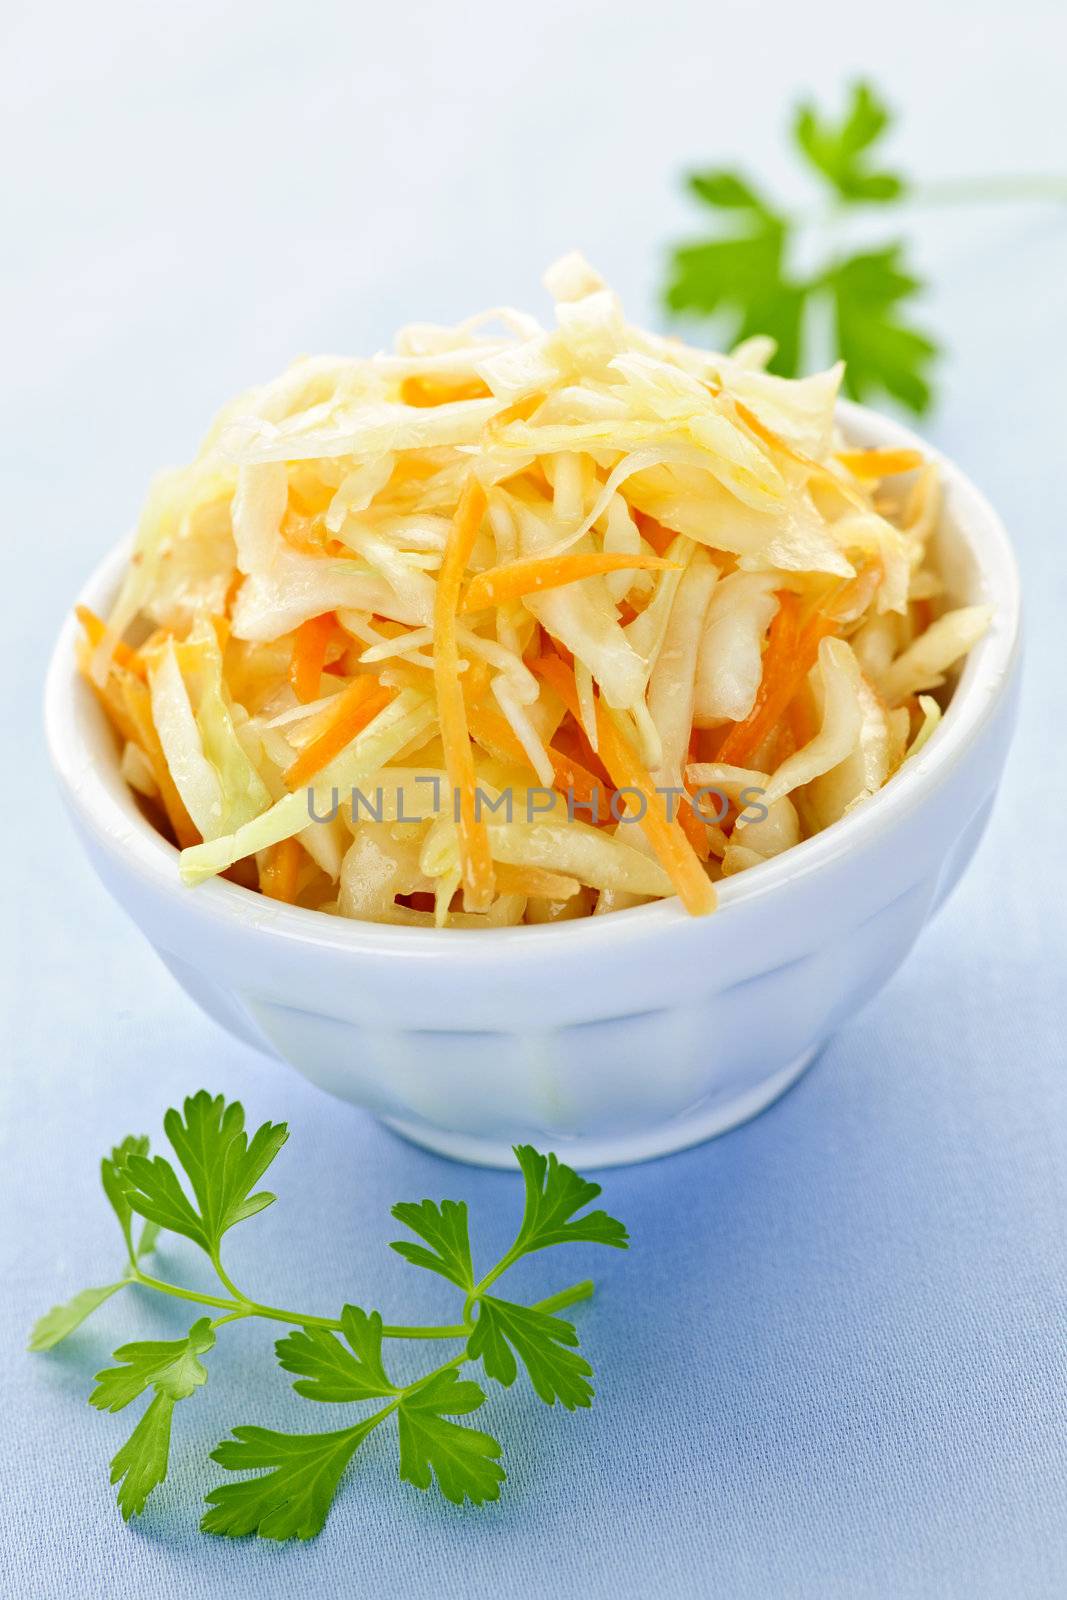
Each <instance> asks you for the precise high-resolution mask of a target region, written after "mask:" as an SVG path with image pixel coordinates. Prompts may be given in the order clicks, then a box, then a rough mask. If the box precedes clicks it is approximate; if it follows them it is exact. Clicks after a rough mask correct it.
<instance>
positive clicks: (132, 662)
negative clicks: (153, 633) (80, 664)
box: [74, 606, 148, 679]
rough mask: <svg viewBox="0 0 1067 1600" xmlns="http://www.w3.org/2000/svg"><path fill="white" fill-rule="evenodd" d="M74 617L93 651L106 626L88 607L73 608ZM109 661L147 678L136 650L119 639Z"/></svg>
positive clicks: (102, 636) (100, 641) (145, 670)
mask: <svg viewBox="0 0 1067 1600" xmlns="http://www.w3.org/2000/svg"><path fill="white" fill-rule="evenodd" d="M74 615H75V616H76V617H77V619H78V621H79V622H80V623H81V625H82V627H83V628H84V629H85V636H86V638H87V639H88V641H89V643H90V644H91V645H92V647H93V649H94V650H95V649H96V648H97V647H98V645H100V644H102V643H103V639H104V635H105V634H106V633H107V624H106V623H104V622H103V621H101V619H100V618H99V617H98V616H97V614H96V612H95V611H90V610H89V607H88V606H75V607H74ZM111 659H112V660H113V661H114V662H115V663H116V664H117V665H118V666H120V667H126V668H128V670H129V671H130V672H135V673H136V674H137V676H138V677H139V678H142V679H144V678H147V676H148V670H147V668H146V667H145V664H144V662H143V661H142V660H141V657H140V656H139V655H138V653H137V651H136V650H132V649H131V648H130V646H129V645H128V644H124V643H123V641H122V640H121V639H119V640H118V641H117V643H116V645H115V648H114V650H113V651H112V653H111Z"/></svg>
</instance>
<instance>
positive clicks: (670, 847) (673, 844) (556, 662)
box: [530, 656, 715, 917]
mask: <svg viewBox="0 0 1067 1600" xmlns="http://www.w3.org/2000/svg"><path fill="white" fill-rule="evenodd" d="M530 666H531V668H532V670H533V671H534V672H536V673H537V675H538V676H539V677H540V678H542V679H543V680H544V681H545V682H546V683H550V684H551V685H552V688H553V689H554V690H555V691H556V693H557V694H558V695H559V697H560V699H561V700H562V701H563V703H564V705H565V706H566V707H567V710H568V711H569V712H570V714H571V716H572V717H577V715H578V691H577V689H576V687H575V683H574V673H573V670H572V669H571V668H570V667H568V666H567V664H566V662H564V661H562V660H561V659H560V657H559V656H542V657H541V658H540V659H539V660H537V661H534V662H531V663H530ZM596 726H597V743H598V744H599V746H600V755H601V758H602V759H603V762H604V765H605V767H606V768H607V770H608V773H609V774H610V776H611V781H612V782H613V783H614V785H615V787H616V788H617V789H634V790H636V791H637V792H638V793H639V794H640V795H641V798H642V800H643V801H644V815H643V817H642V818H641V827H642V828H643V829H644V832H645V836H646V838H647V839H648V842H649V843H650V844H651V846H652V848H653V850H654V851H655V854H656V857H657V859H658V861H659V862H660V865H661V866H662V867H663V869H664V871H665V872H667V873H668V875H669V876H670V879H671V882H672V883H673V884H674V887H675V889H676V890H677V891H678V896H679V899H680V900H681V902H682V904H683V905H684V906H685V909H686V910H687V911H688V912H689V913H690V915H691V916H694V917H700V916H704V915H706V913H708V912H709V911H714V909H715V888H714V885H713V884H712V882H711V880H710V878H709V877H708V875H707V873H706V872H705V871H704V868H703V867H702V866H701V864H700V861H699V859H698V857H697V855H696V853H695V851H694V850H693V847H692V845H691V844H690V843H689V840H688V839H687V838H686V836H685V833H684V832H683V830H682V828H681V826H680V824H679V823H678V821H677V819H676V820H675V821H674V822H671V821H669V820H668V817H667V811H666V807H665V806H664V803H663V796H662V795H661V794H659V793H657V791H656V786H655V784H654V783H653V782H652V777H651V774H650V773H648V772H646V770H645V768H644V766H643V765H642V763H641V761H640V759H639V757H638V755H637V752H636V750H635V749H634V748H633V746H632V745H631V743H630V741H629V740H628V739H627V738H626V737H625V735H624V734H623V733H622V732H621V731H620V729H619V727H618V725H617V724H616V722H615V721H614V719H613V718H612V717H611V716H610V714H609V713H608V711H607V709H606V708H605V706H604V704H603V702H602V701H600V700H597V703H596Z"/></svg>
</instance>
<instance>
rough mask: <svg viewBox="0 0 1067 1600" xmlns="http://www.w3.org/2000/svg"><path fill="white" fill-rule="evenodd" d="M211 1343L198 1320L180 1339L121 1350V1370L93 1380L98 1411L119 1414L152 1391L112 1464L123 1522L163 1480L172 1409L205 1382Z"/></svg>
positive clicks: (203, 1321) (209, 1334)
mask: <svg viewBox="0 0 1067 1600" xmlns="http://www.w3.org/2000/svg"><path fill="white" fill-rule="evenodd" d="M214 1343H215V1334H214V1332H213V1330H212V1327H211V1324H210V1322H209V1321H208V1319H207V1317H201V1318H200V1320H199V1321H198V1322H194V1323H193V1326H192V1327H191V1328H190V1329H189V1332H188V1333H187V1334H186V1336H185V1338H184V1339H167V1340H145V1341H140V1342H138V1343H136V1344H124V1345H122V1346H120V1348H119V1349H118V1350H116V1351H115V1358H116V1360H118V1361H120V1362H121V1363H122V1365H121V1366H118V1367H107V1368H105V1370H104V1371H103V1372H98V1373H97V1375H96V1381H97V1387H96V1388H95V1389H94V1390H93V1392H92V1394H91V1395H90V1396H89V1404H90V1405H93V1406H96V1407H97V1409H98V1410H101V1411H121V1410H122V1409H123V1407H124V1406H128V1405H129V1404H130V1403H131V1401H133V1400H136V1399H137V1397H138V1396H139V1395H142V1394H144V1392H145V1390H146V1389H148V1388H152V1389H154V1390H155V1396H154V1398H153V1400H152V1402H151V1404H150V1405H149V1407H148V1409H147V1410H146V1411H145V1413H144V1415H143V1416H142V1417H141V1419H140V1421H139V1422H138V1424H137V1426H136V1427H135V1428H134V1430H133V1432H132V1433H131V1434H130V1437H129V1438H128V1439H127V1440H126V1443H125V1444H124V1445H123V1446H122V1447H121V1449H120V1450H118V1451H117V1452H116V1454H115V1455H114V1456H113V1457H112V1461H111V1482H112V1483H117V1484H118V1485H119V1492H118V1504H119V1510H120V1511H121V1512H122V1515H123V1516H124V1517H125V1519H126V1520H127V1522H128V1521H129V1519H130V1517H131V1516H134V1515H139V1514H140V1513H141V1512H142V1511H143V1510H144V1508H145V1502H146V1501H147V1499H148V1496H149V1495H150V1494H151V1493H152V1490H153V1489H155V1488H157V1487H158V1485H159V1484H161V1483H162V1482H163V1480H164V1478H165V1477H166V1476H167V1464H168V1460H169V1457H170V1424H171V1417H172V1416H173V1414H174V1407H175V1404H176V1403H177V1402H178V1401H179V1400H187V1399H188V1398H189V1396H190V1395H191V1394H194V1393H195V1392H196V1390H197V1389H198V1388H200V1386H201V1385H202V1384H205V1383H206V1382H207V1368H206V1367H205V1366H204V1365H203V1363H202V1362H201V1361H200V1359H199V1357H200V1356H202V1355H203V1354H204V1352H205V1351H207V1350H210V1349H211V1348H212V1346H213V1345H214Z"/></svg>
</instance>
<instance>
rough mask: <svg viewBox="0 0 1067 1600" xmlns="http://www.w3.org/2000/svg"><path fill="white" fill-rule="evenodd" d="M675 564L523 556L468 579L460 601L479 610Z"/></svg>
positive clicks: (619, 557)
mask: <svg viewBox="0 0 1067 1600" xmlns="http://www.w3.org/2000/svg"><path fill="white" fill-rule="evenodd" d="M676 566H677V562H674V561H665V560H664V559H663V557H662V556H646V555H641V554H634V555H627V554H624V553H622V552H619V553H615V552H613V551H605V550H596V551H588V552H585V553H582V554H579V555H576V556H526V557H523V559H522V560H520V561H508V562H506V563H505V564H504V565H503V566H500V567H490V568H489V569H488V571H486V572H479V573H478V575H477V577H474V578H472V579H471V581H470V584H469V586H468V588H467V593H466V595H465V596H464V599H463V606H462V610H464V611H481V610H483V609H484V608H485V607H486V606H502V605H506V604H507V602H508V601H509V600H518V599H519V598H520V597H521V596H522V595H524V594H535V593H540V592H541V591H542V590H543V589H559V588H562V586H563V585H564V584H567V583H578V582H579V581H580V580H581V579H582V578H593V577H596V576H597V575H598V574H600V573H605V572H625V571H627V570H629V569H631V568H632V569H633V570H634V571H635V572H659V571H662V570H663V568H664V567H676Z"/></svg>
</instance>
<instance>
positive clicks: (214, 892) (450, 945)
mask: <svg viewBox="0 0 1067 1600" xmlns="http://www.w3.org/2000/svg"><path fill="white" fill-rule="evenodd" d="M838 419H839V421H840V423H841V425H842V427H843V430H844V432H845V433H846V434H847V435H848V437H849V438H850V440H851V441H852V442H854V443H856V444H858V445H861V446H863V445H880V446H889V447H892V448H904V449H920V450H921V451H922V452H923V454H924V455H925V456H926V457H927V459H929V460H931V461H933V462H935V463H936V464H937V466H938V468H939V471H940V473H941V481H942V485H943V491H944V497H945V501H946V502H947V501H948V500H949V499H951V501H952V504H953V514H954V520H955V521H956V523H957V524H958V531H959V534H960V536H961V538H962V540H963V542H964V544H965V545H966V546H967V547H968V549H969V551H970V554H971V556H972V558H973V559H974V562H975V566H976V569H977V574H978V578H979V581H980V584H981V586H982V589H983V591H984V592H983V594H982V599H983V601H985V602H986V603H988V604H990V605H991V606H992V607H993V612H994V614H993V618H992V620H991V622H990V626H989V629H988V630H987V632H986V633H985V635H984V636H983V637H982V638H981V639H980V640H979V641H978V643H977V644H976V645H975V646H974V648H973V649H972V650H971V652H970V654H969V655H968V657H967V660H966V662H965V665H964V668H963V670H962V672H961V673H960V675H959V677H958V680H957V681H956V683H955V686H954V689H953V693H952V698H951V700H950V702H949V705H948V707H947V709H946V711H945V715H944V717H943V719H942V721H941V722H940V724H939V725H938V727H937V728H936V729H935V731H934V734H933V736H932V737H931V739H930V740H929V741H928V743H927V745H926V746H925V748H924V749H923V751H922V753H921V755H920V756H917V757H914V758H913V759H912V761H910V762H909V763H908V764H907V765H906V766H905V767H904V768H902V769H901V770H899V771H898V772H896V773H895V774H894V775H893V777H892V778H891V779H890V781H889V782H888V783H887V784H886V786H885V787H884V788H883V789H880V790H879V791H878V793H877V794H875V795H872V796H871V797H870V799H868V800H866V801H865V802H864V803H863V804H862V805H860V806H858V807H857V808H856V809H855V811H852V812H850V813H849V815H848V816H846V817H843V818H841V819H840V820H839V821H838V822H835V823H834V824H832V825H831V827H829V828H827V829H825V830H824V831H823V832H822V833H819V834H816V835H815V836H814V837H812V838H810V839H805V840H802V841H801V842H800V843H799V844H797V845H794V846H792V848H791V849H789V850H787V851H784V852H783V854H782V855H780V856H777V857H774V858H773V859H772V860H770V861H767V862H764V863H762V864H761V865H759V866H757V867H752V868H750V869H749V870H748V871H747V872H744V873H741V874H738V875H737V876H736V877H732V878H729V879H727V880H725V881H723V882H720V883H718V884H717V885H716V889H717V891H718V897H719V908H718V910H717V911H716V912H715V913H713V914H712V916H711V917H710V918H694V917H690V916H689V915H688V914H687V913H686V912H685V911H684V909H683V908H682V906H681V904H680V902H679V901H678V899H677V897H676V896H671V897H670V898H667V899H663V900H657V901H653V902H651V903H650V904H647V905H643V906H634V907H629V908H627V909H626V910H623V911H617V912H613V913H612V914H611V915H610V916H604V917H583V918H576V919H574V920H573V921H568V922H559V923H550V924H522V925H520V926H518V927H513V928H491V929H437V928H426V929H422V928H409V927H396V926H392V925H389V924H383V923H370V922H359V921H357V920H355V919H348V918H342V917H330V916H324V915H323V913H322V912H320V911H313V910H308V909H306V908H305V907H302V906H288V905H284V904H281V903H279V902H276V901H267V902H265V901H264V897H263V896H262V895H261V894H259V893H258V892H256V891H255V890H251V889H245V888H242V887H241V886H240V885H239V884H235V883H231V882H229V881H228V880H226V879H223V878H211V879H208V880H207V881H206V882H204V883H201V884H198V885H197V886H196V887H195V888H190V887H188V886H187V885H185V884H183V883H182V881H181V879H180V877H179V873H178V851H177V849H176V847H175V846H174V845H172V844H171V843H170V842H169V841H168V840H167V839H165V838H164V837H163V835H162V834H160V833H159V832H157V830H156V829H155V828H154V827H153V826H152V824H151V822H150V821H149V820H148V818H147V817H145V816H144V814H143V813H142V812H141V810H140V808H139V807H138V806H137V804H136V801H135V800H134V798H133V795H132V793H131V792H130V790H129V788H128V787H127V785H126V782H125V780H124V779H123V778H122V776H121V773H120V772H119V766H118V760H117V759H116V760H115V761H114V762H113V763H111V764H110V767H109V768H108V769H102V768H101V766H100V764H99V762H98V760H97V752H96V750H95V748H93V746H94V742H98V741H94V732H96V731H98V730H99V729H100V728H101V725H102V722H103V716H104V713H103V711H102V710H101V708H100V707H99V706H98V704H97V702H96V700H95V698H94V697H93V695H92V693H91V691H90V690H89V688H88V686H87V685H86V684H85V683H84V681H83V680H82V679H81V678H80V675H79V674H78V672H77V668H76V665H75V657H74V646H75V639H76V636H77V627H78V625H77V622H76V620H75V617H74V614H73V610H71V612H70V613H69V614H68V616H67V618H66V620H65V621H64V624H63V626H62V627H61V629H60V632H59V635H58V638H57V640H56V644H55V647H54V649H53V652H52V657H51V661H50V663H49V667H48V673H47V680H46V684H45V696H44V721H45V733H46V740H47V744H48V750H49V755H50V757H51V761H52V765H53V768H54V770H55V772H56V775H57V777H58V779H59V782H60V784H61V786H62V788H63V790H64V792H65V795H66V798H67V801H68V803H69V804H70V805H71V807H72V808H73V810H74V812H75V814H76V816H77V818H78V820H79V821H80V822H81V823H82V824H83V826H84V827H86V828H87V829H88V831H89V832H90V833H91V834H92V835H94V836H95V838H96V839H97V840H98V842H100V843H101V844H103V845H104V846H105V847H107V848H109V849H110V850H111V851H112V852H116V851H120V852H121V853H122V855H123V857H124V862H125V865H126V867H127V869H128V870H130V871H131V872H133V873H134V874H135V875H137V876H139V877H140V878H142V879H143V880H146V881H147V882H148V883H149V884H150V885H151V886H152V888H153V889H155V890H156V891H158V892H160V893H162V894H164V895H171V896H174V897H183V899H184V897H192V896H195V902H194V901H193V900H191V899H189V900H185V904H184V909H186V910H187V911H191V910H195V911H196V913H197V914H198V915H199V916H200V917H203V918H206V919H208V920H210V921H212V922H215V923H224V924H228V925H230V926H231V927H232V928H235V929H240V928H243V929H245V930H246V931H252V930H255V931H256V932H257V933H258V934H261V935H262V934H271V935H278V936H280V937H282V938H284V939H286V940H291V941H297V942H299V943H301V944H311V945H316V946H318V947H320V948H323V947H328V948H331V949H333V950H335V951H338V952H346V951H347V952H350V953H351V954H353V955H356V954H364V955H372V954H373V955H378V956H381V955H389V956H394V955H396V956H399V955H404V954H407V955H409V956H412V957H419V958H420V959H425V958H426V957H427V956H436V957H449V958H457V957H458V958H460V959H463V958H467V959H469V960H473V961H475V962H480V961H482V960H484V959H485V957H486V956H487V955H489V954H490V953H492V954H494V955H495V956H500V955H501V954H502V952H503V950H504V949H505V948H508V947H510V949H512V950H518V949H519V948H520V947H521V948H522V949H523V950H524V951H525V952H526V953H527V954H531V953H532V948H531V947H534V946H540V947H541V949H542V950H543V949H544V948H545V947H546V946H547V945H550V944H551V945H553V946H555V945H558V944H559V943H560V942H561V941H566V942H567V943H568V945H570V946H574V947H577V946H578V945H579V944H583V943H586V944H589V945H590V946H591V947H594V948H595V949H597V950H600V949H603V948H604V946H605V943H606V942H607V943H610V942H612V941H615V942H617V941H619V940H620V939H627V940H628V939H630V938H634V937H640V936H643V935H645V934H647V935H649V936H650V937H654V936H661V935H663V934H664V933H665V932H666V931H667V930H668V929H673V930H675V932H677V931H678V930H679V929H680V928H688V929H690V930H693V931H694V932H696V931H699V930H701V929H705V928H707V927H708V926H709V924H715V925H720V924H721V922H722V919H723V914H724V913H728V912H729V909H730V907H731V906H734V905H738V904H741V903H745V902H750V901H754V900H757V899H761V898H763V897H765V896H773V895H776V894H780V893H781V892H782V891H783V890H784V889H785V887H786V886H787V885H789V884H791V883H794V882H796V881H797V880H799V879H801V878H807V877H808V876H809V875H810V874H812V873H815V872H818V871H820V870H821V869H822V868H824V867H825V866H826V865H827V864H828V863H829V862H831V861H833V860H836V859H838V858H839V857H841V856H843V855H847V854H849V853H851V852H856V853H857V854H858V852H859V848H860V847H861V846H862V845H864V844H866V843H870V842H871V841H872V840H873V839H874V838H875V837H876V836H878V835H879V834H882V833H884V832H885V831H886V830H887V829H889V828H892V827H894V826H896V825H897V824H898V823H899V822H900V821H901V820H902V819H903V818H904V817H905V816H906V815H908V814H910V813H911V812H913V811H914V810H915V809H916V808H917V807H919V806H921V805H922V804H923V803H924V801H925V800H927V799H928V798H929V797H930V796H931V795H932V794H933V793H934V792H935V791H936V790H937V789H939V788H940V786H941V784H942V783H943V782H944V781H945V780H946V779H947V778H948V776H949V774H950V773H951V772H952V771H953V770H954V769H955V767H956V766H957V765H958V764H959V763H960V762H961V761H962V759H963V758H964V756H965V755H966V753H967V751H968V750H969V749H970V747H971V746H972V744H973V743H974V741H975V740H976V739H977V738H978V736H979V735H980V733H981V731H982V729H983V728H984V727H985V725H986V724H987V723H988V721H989V720H990V718H991V717H992V716H993V714H994V711H995V710H996V708H997V706H998V704H999V703H1000V701H1001V699H1002V698H1003V696H1004V694H1005V692H1006V690H1007V689H1008V687H1009V685H1010V683H1011V681H1012V678H1013V675H1014V669H1015V666H1016V662H1017V657H1018V653H1019V633H1020V623H1021V613H1020V585H1019V574H1018V567H1017V564H1016V560H1015V555H1014V551H1013V549H1012V545H1011V541H1010V539H1009V537H1008V534H1007V531H1006V530H1005V528H1004V525H1003V523H1002V522H1001V519H1000V517H999V516H998V515H997V513H996V512H995V511H994V510H993V508H992V506H991V505H990V504H989V502H988V500H987V499H986V498H985V496H984V495H983V494H982V493H981V491H980V490H979V489H977V488H976V487H975V485H974V484H973V483H971V481H970V479H969V478H968V477H967V476H966V475H965V474H964V473H963V472H962V471H961V470H960V469H959V468H958V467H957V466H956V465H955V464H954V463H953V462H952V461H950V460H949V459H948V458H947V457H945V456H944V455H943V454H942V453H941V452H940V451H939V450H937V449H935V448H934V447H932V446H931V445H929V444H928V443H926V441H924V440H921V439H920V438H919V437H918V436H917V435H916V434H914V433H913V432H912V431H911V430H910V429H909V428H907V427H905V426H904V425H903V424H902V423H900V422H898V421H896V420H895V419H890V418H887V417H883V416H881V415H880V414H879V413H877V412H874V411H871V410H868V409H867V408H866V407H864V406H859V405H856V404H854V403H852V402H849V401H840V402H839V404H838ZM128 550H129V540H128V539H125V540H122V541H120V543H119V544H118V545H117V546H116V547H115V548H113V549H112V550H111V551H110V552H109V554H108V555H107V556H106V557H105V558H104V559H103V561H101V562H100V563H99V564H98V566H97V567H96V568H95V570H94V571H93V573H92V574H91V576H90V577H89V578H88V579H87V581H86V582H85V584H84V585H83V587H82V589H81V591H80V593H79V595H78V603H82V604H86V605H89V606H92V607H93V608H94V609H96V610H102V609H106V605H107V602H108V600H109V599H110V597H111V595H112V594H113V593H114V590H115V588H116V587H117V584H118V579H119V576H120V574H121V569H122V566H123V564H124V562H125V560H126V558H127V555H128ZM727 920H728V918H727Z"/></svg>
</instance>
